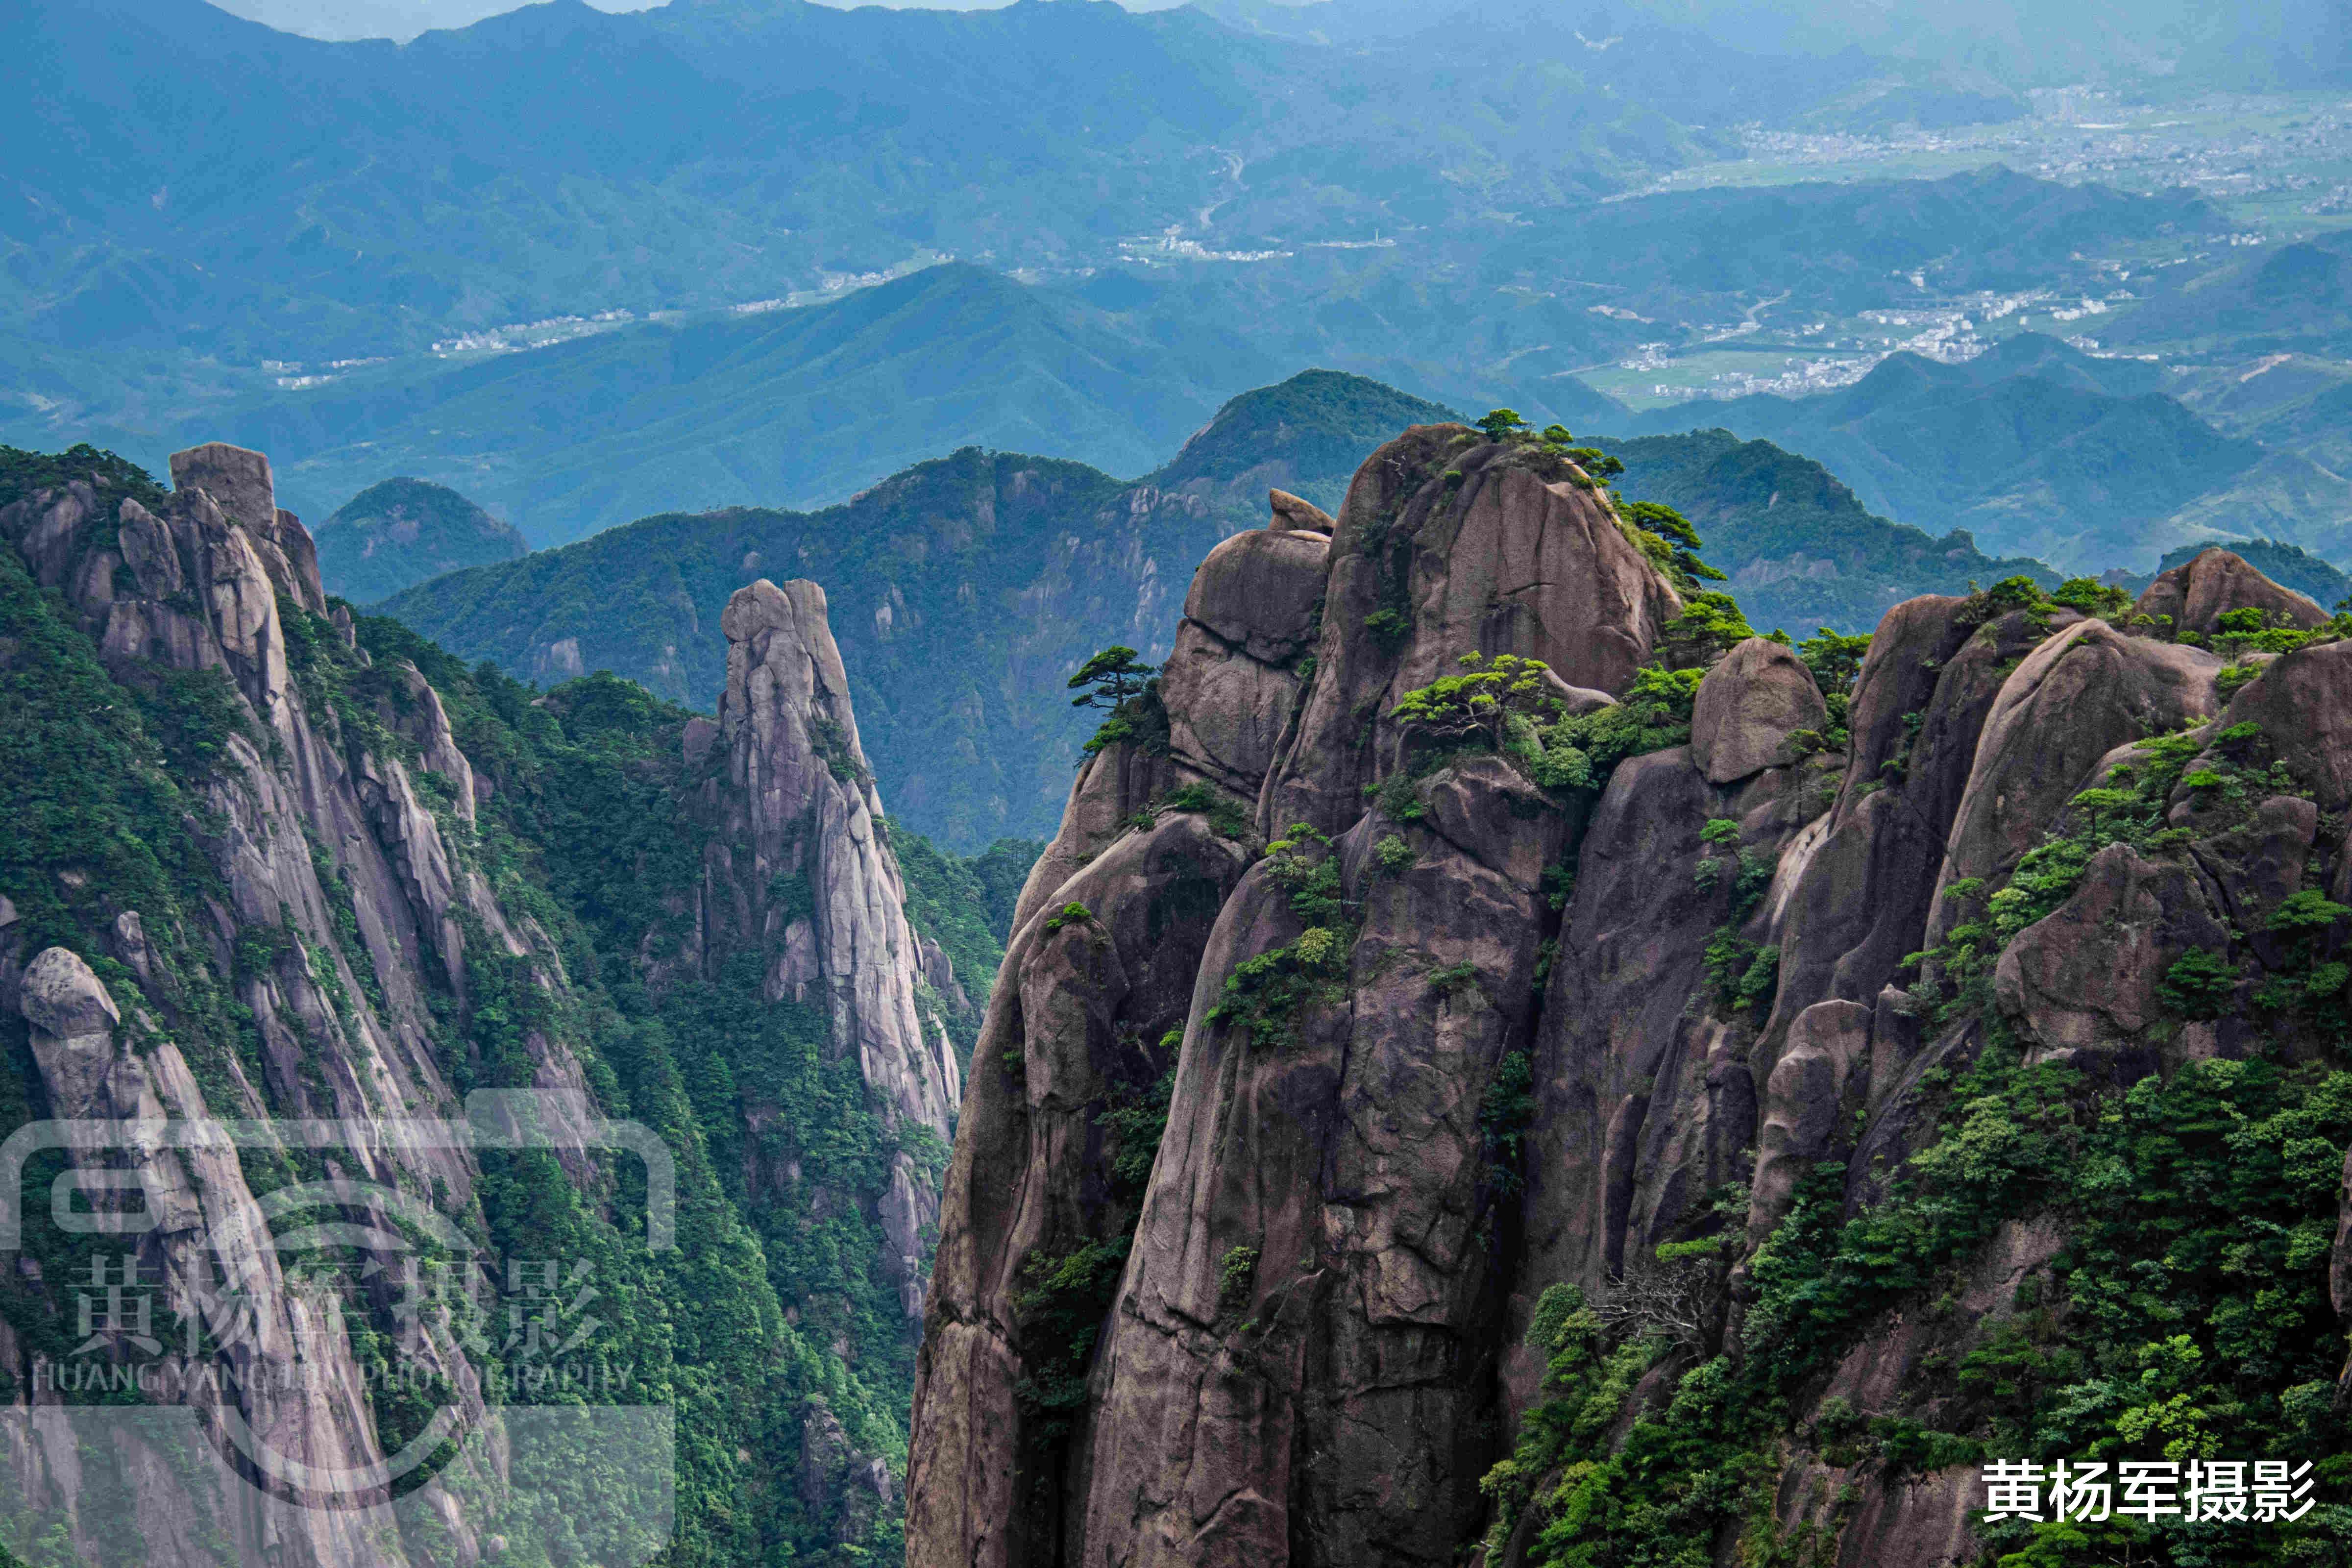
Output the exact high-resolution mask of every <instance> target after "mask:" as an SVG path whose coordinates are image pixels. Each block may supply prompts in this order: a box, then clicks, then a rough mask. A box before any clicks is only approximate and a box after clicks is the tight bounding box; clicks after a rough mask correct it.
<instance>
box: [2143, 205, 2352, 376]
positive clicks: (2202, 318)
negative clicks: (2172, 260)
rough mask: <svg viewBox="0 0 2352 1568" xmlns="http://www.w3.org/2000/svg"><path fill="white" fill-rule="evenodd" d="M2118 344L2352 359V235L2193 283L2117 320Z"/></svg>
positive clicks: (2287, 250) (2324, 238) (2269, 253)
mask: <svg viewBox="0 0 2352 1568" xmlns="http://www.w3.org/2000/svg"><path fill="white" fill-rule="evenodd" d="M2105 337H2106V338H2107V339H2108V340H2109V341H2111V342H2116V343H2128V344H2134V345H2138V344H2149V343H2167V344H2178V345H2182V346H2188V347H2193V348H2199V349H2210V348H2214V347H2218V346H2221V345H2227V346H2228V348H2229V349H2230V351H2231V353H2237V354H2260V353H2337V354H2342V353H2347V352H2352V233H2345V232H2340V231H2339V232H2337V233H2334V234H2323V235H2319V236H2317V237H2314V238H2312V239H2309V240H2305V241H2300V242H2297V243H2295V244H2293V245H2284V246H2281V247H2278V248H2277V249H2275V250H2273V249H2270V248H2267V247H2265V248H2263V249H2262V250H2259V251H2257V252H2256V253H2255V254H2254V255H2252V257H2249V258H2247V259H2245V260H2243V261H2240V262H2237V263H2236V264H2234V265H2232V266H2230V267H2225V268H2221V269H2220V270H2218V271H2214V272H2210V273H2205V274H2203V275H2201V276H2199V277H2195V278H2191V279H2186V280H2185V281H2183V282H2181V283H2179V284H2178V285H2176V286H2174V287H2171V288H2168V289H2162V290H2161V291H2159V292H2158V293H2156V294H2155V295H2153V296H2152V297H2151V298H2149V299H2148V300H2147V301H2146V302H2144V303H2142V304H2141V305H2139V306H2138V307H2137V308H2136V309H2135V310H2132V311H2131V312H2130V313H2129V314H2128V315H2126V316H2124V317H2122V318H2121V319H2119V320H2118V321H2116V324H2115V326H2114V327H2113V328H2111V329H2109V330H2108V331H2107V332H2106V333H2105Z"/></svg>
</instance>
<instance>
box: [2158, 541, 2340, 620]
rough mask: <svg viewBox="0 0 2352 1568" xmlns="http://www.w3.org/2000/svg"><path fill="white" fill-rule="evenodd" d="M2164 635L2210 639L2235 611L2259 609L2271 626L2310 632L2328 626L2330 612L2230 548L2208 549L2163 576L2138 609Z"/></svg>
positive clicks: (2161, 575)
mask: <svg viewBox="0 0 2352 1568" xmlns="http://www.w3.org/2000/svg"><path fill="white" fill-rule="evenodd" d="M2134 608H2135V610H2136V612H2137V615H2140V616H2147V617H2148V618H2149V620H2150V621H2151V622H2152V623H2154V625H2155V626H2156V627H2157V628H2158V630H2159V631H2160V632H2161V633H2162V634H2163V635H2166V636H2169V637H2178V636H2179V635H2180V634H2181V633H2182V632H2194V633H2196V634H2197V635H2198V636H2200V637H2211V636H2212V635H2213V634H2214V633H2215V632H2216V631H2218V630H2220V629H2221V617H2222V616H2225V615H2227V614H2228V613H2229V612H2231V610H2247V609H2252V610H2260V611H2262V612H2263V616H2264V618H2265V619H2266V620H2267V621H2269V622H2271V623H2272V624H2274V625H2277V626H2293V627H2295V628H2297V629H2300V630H2304V631H2308V630H2310V629H2311V628H2312V627H2314V626H2326V624H2327V612H2326V610H2323V609H2321V608H2320V607H2319V605H2317V604H2316V603H2315V602H2314V601H2312V600H2311V599H2308V598H2305V596H2304V595H2301V594H2298V593H2296V592H2295V591H2294V589H2292V588H2282V587H2281V586H2279V585H2278V584H2276V583H2273V582H2272V581H2271V580H2270V579H2269V578H2267V577H2265V576H2263V574H2261V573H2260V572H2258V571H2256V570H2255V569H2254V568H2253V567H2252V566H2251V565H2249V564H2248V563H2246V561H2245V559H2244V558H2243V557H2242V556H2239V555H2233V554H2231V552H2229V551H2226V550H2206V551H2201V552H2199V553H2198V554H2197V555H2196V556H2194V557H2192V558H2191V559H2189V560H2187V561H2184V562H2182V563H2180V564H2179V565H2178V566H2175V567H2174V568H2173V569H2172V570H2171V571H2169V572H2166V573H2163V574H2160V575H2159V576H2158V578H2157V580H2156V581H2155V582H2153V583H2151V584H2148V585H2147V592H2146V593H2144V594H2142V595H2140V596H2139V603H2138V604H2137V605H2136V606H2134Z"/></svg>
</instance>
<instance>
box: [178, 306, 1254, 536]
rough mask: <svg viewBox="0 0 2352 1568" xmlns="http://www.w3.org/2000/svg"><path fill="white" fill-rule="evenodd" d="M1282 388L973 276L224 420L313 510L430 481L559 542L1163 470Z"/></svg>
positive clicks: (571, 349)
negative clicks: (278, 467)
mask: <svg viewBox="0 0 2352 1568" xmlns="http://www.w3.org/2000/svg"><path fill="white" fill-rule="evenodd" d="M1274 373H1275V367H1274V365H1273V364H1272V363H1271V362H1270V361H1269V360H1268V358H1267V357H1266V356H1265V355H1264V354H1262V353H1257V352H1255V351H1254V350H1253V349H1252V348H1251V347H1250V345H1248V344H1247V343H1244V342H1235V341H1234V340H1232V339H1231V338H1229V337H1226V336H1223V335H1220V334H1216V333H1213V332H1209V331H1200V332H1197V333H1195V334H1193V335H1192V337H1191V338H1190V339H1189V340H1186V339H1182V338H1179V339H1176V340H1175V341H1171V342H1155V341H1152V340H1150V339H1149V338H1147V337H1145V336H1143V335H1142V334H1139V333H1138V332H1135V331H1132V330H1130V329H1129V328H1127V327H1126V326H1124V325H1122V324H1121V323H1119V322H1118V321H1115V320H1113V319H1112V318H1110V317H1108V316H1107V315H1105V314H1104V313H1103V312H1101V311H1099V310H1096V309H1094V308H1092V307H1090V306H1088V305H1087V304H1086V303H1085V302H1084V301H1082V300H1075V299H1072V298H1070V297H1069V296H1067V295H1048V294H1045V293H1044V292H1042V291H1040V290H1036V289H1028V288H1024V286H1023V285H1021V284H1019V283H1017V282H1014V281H1013V280H1012V279H1008V278H1005V277H1003V276H1002V275H1001V274H998V273H994V272H991V271H988V270H986V269H984V268H978V267H973V266H970V265H966V264H962V263H952V264H949V265H945V266H941V267H936V268H929V269H927V270H925V271H923V272H919V273H917V274H915V275H913V276H911V277H908V278H902V279H897V280H895V281H893V282H889V283H885V284H882V285H880V286H879V287H877V288H872V289H864V290H861V291H859V292H857V293H855V294H852V295H850V296H849V297H848V298H846V299H845V300H839V301H837V302H835V303H834V304H831V305H826V306H823V307H819V308H814V309H808V310H775V311H770V312H756V313H751V314H748V315H732V316H722V317H719V318H717V319H713V320H704V321H696V322H692V323H684V324H670V323H665V322H652V323H646V324H642V325H637V326H634V327H631V328H628V329H626V330H624V331H614V332H608V333H604V334H600V335H596V336H591V337H585V338H582V339H579V340H576V341H574V342H567V343H561V344H557V345H556V346H554V347H551V348H545V349H540V350H537V351H534V352H531V353H513V354H502V355H499V356H496V357H493V358H490V359H487V360H483V361H479V362H478V363H472V364H467V365H465V366H463V367H461V368H457V369H452V370H449V371H446V372H445V373H443V374H440V375H437V376H435V377H433V378H431V379H429V380H425V381H423V382H421V383H416V384H377V385H368V384H360V385H356V386H354V387H353V388H352V390H350V391H343V390H341V389H340V388H337V387H325V388H320V389H319V390H318V391H316V392H314V393H312V394H310V395H308V396H306V397H301V398H284V397H280V398H272V399H269V400H267V401H264V402H259V403H256V404H251V405H247V406H246V407H245V408H243V409H241V410H239V411H237V412H236V413H235V414H233V415H231V416H229V417H228V418H226V420H224V421H223V422H222V423H223V425H224V426H225V427H226V428H227V429H229V430H230V431H232V432H233V433H234V434H235V435H236V437H237V438H238V439H240V440H244V441H247V442H250V443H251V444H253V445H255V446H257V447H268V448H269V449H271V450H273V451H277V452H280V453H283V454H285V458H284V466H283V469H282V471H283V472H284V473H285V475H286V478H285V479H284V480H283V481H282V483H283V484H284V485H285V487H286V489H287V490H288V493H289V494H291V495H295V496H297V497H299V498H302V499H304V500H309V499H310V498H312V497H316V496H335V495H339V494H347V493H349V492H350V491H351V490H352V489H355V488H356V487H357V486H358V485H360V484H363V483H365V482H367V481H368V480H369V479H373V478H374V477H376V476H378V475H381V474H382V473H383V471H384V470H385V469H386V468H396V469H401V470H404V471H407V472H412V473H420V474H426V475H429V476H432V477H434V478H436V479H441V480H444V481H446V482H448V483H451V484H454V485H457V487H459V488H460V489H464V490H465V491H466V492H467V494H469V495H473V496H476V497H478V498H479V499H481V500H484V501H485V502H486V503H488V505H490V506H492V507H494V508H496V509H497V510H499V511H501V512H502V513H504V514H505V515H507V516H508V517H510V518H512V519H513V520H514V521H515V522H516V523H517V524H518V526H520V528H521V529H522V531H523V532H524V533H525V534H526V535H527V536H528V537H530V539H532V540H533V541H534V542H538V543H541V544H549V543H558V542H562V541H565V540H569V539H576V538H579V537H581V536H583V535H584V534H589V533H593V532H595V531H597V530H599V529H602V528H605V527H609V526H611V525H612V524H614V523H617V522H624V521H628V520H629V519H631V518H635V517H643V516H645V515H646V514H648V513H650V512H656V511H666V510H707V509H709V508H711V507H719V506H729V505H744V504H750V503H755V502H756V503H761V504H766V505H786V506H808V505H822V504H824V503H826V502H830V501H835V500H841V499H843V498H844V497H846V496H848V495H851V494H853V493H855V492H856V491H857V490H860V489H865V488H866V487H867V486H868V485H871V484H873V483H874V482H875V481H876V480H877V479H880V478H881V477H883V476H884V475H886V474H888V473H890V472H892V471H894V470H896V469H898V468H905V467H906V466H908V464H910V463H913V462H916V461H918V460H919V459H921V458H927V457H930V456H933V455H935V454H937V453H940V452H942V451H950V450H952V449H954V448H955V447H961V446H970V445H979V446H986V447H1003V448H1008V449H1012V450H1019V451H1037V452H1050V453H1053V454H1055V456H1059V457H1069V458H1078V459H1081V460H1084V461H1086V462H1088V463H1091V464H1093V465H1095V466H1097V467H1099V468H1105V469H1108V470H1110V471H1113V472H1119V473H1141V472H1144V471H1145V470H1147V469H1149V468H1151V467H1152V466H1153V465H1154V464H1155V463H1156V462H1157V461H1158V460H1159V458H1160V455H1161V454H1163V453H1165V452H1166V451H1167V450H1168V449H1169V448H1170V447H1172V446H1174V445H1176V444H1178V443H1180V442H1181V441H1182V440H1183V438H1184V437H1185V436H1186V434H1187V433H1189V432H1191V431H1192V430H1195V429H1197V428H1199V427H1200V426H1201V425H1202V422H1203V421H1205V420H1206V419H1207V418H1208V417H1209V416H1210V415H1211V414H1213V412H1214V411H1215V410H1216V407H1217V405H1218V404H1219V403H1220V401H1222V399H1223V397H1224V396H1227V395H1231V394H1232V393H1233V392H1234V391H1235V390H1238V386H1237V385H1236V384H1241V385H1246V384H1249V383H1251V382H1255V381H1263V380H1265V379H1267V378H1268V377H1270V376H1271V375H1272V374H1274ZM1221 382H1222V383H1223V384H1220V383H1221ZM298 510H299V509H298Z"/></svg>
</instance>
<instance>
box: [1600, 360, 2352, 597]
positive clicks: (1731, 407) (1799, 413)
mask: <svg viewBox="0 0 2352 1568" xmlns="http://www.w3.org/2000/svg"><path fill="white" fill-rule="evenodd" d="M2148 375H2149V367H2147V366H2145V365H2141V364H2138V363H2126V362H2117V361H2102V360H2094V359H2092V358H2090V357H2089V356H2088V355H2085V354H2083V353H2079V352H2078V351H2076V350H2074V349H2072V348H2070V347H2068V346H2067V345H2065V344H2063V343H2060V342H2056V341H2055V340H2054V339H2050V338H2046V337H2042V336H2041V335H2039V334H2034V333H2025V334H2021V335H2020V336H2018V337H2015V338H2011V339H2010V340H2008V341H2006V342H2003V343H2002V344H2001V345H2000V346H1999V347H1997V348H1995V349H1993V350H1992V351H1990V352H1989V353H1985V354H1983V355H1981V356H1979V358H1977V359H1975V360H1973V361H1970V362H1969V363H1963V364H1943V363H1937V362H1935V361H1932V360H1927V359H1924V358H1921V357H1920V356H1918V355H1916V354H1908V353H1904V354H1896V355H1895V356H1894V357H1892V358H1890V359H1888V360H1886V361H1885V362H1884V363H1881V364H1880V365H1879V366H1878V367H1877V368H1876V369H1874V370H1873V371H1872V372H1871V373H1870V374H1868V375H1867V376H1865V377H1864V378H1863V379H1862V380H1861V381H1859V382H1857V383H1855V384H1853V385H1852V386H1849V387H1845V388H1842V389H1840V390H1838V391H1836V392H1831V393H1825V394H1822V395H1816V396H1811V397H1803V398H1781V397H1772V396H1754V397H1743V398H1738V399H1733V400H1729V401H1726V402H1722V403H1715V404H1709V405H1706V411H1705V413H1704V415H1703V416H1700V417H1703V418H1704V419H1705V420H1706V422H1707V423H1708V424H1710V425H1720V426H1724V427H1726V428H1727V429H1730V430H1733V431H1735V432H1737V433H1738V434H1739V435H1741V436H1743V437H1751V438H1753V437H1761V438H1764V439H1766V440H1770V441H1773V442H1776V443H1778V444H1780V446H1783V447H1789V448H1790V449H1792V450H1797V451H1801V452H1803V453H1805V454H1806V455H1807V456H1808V457H1811V458H1817V459H1819V460H1820V461H1821V462H1822V463H1823V464H1825V465H1827V466H1828V467H1829V468H1831V469H1832V470H1833V471H1834V472H1835V473H1837V474H1838V475H1839V476H1840V477H1841V478H1842V479H1844V480H1845V481H1846V482H1847V483H1848V484H1850V485H1852V486H1853V489H1854V491H1855V493H1856V495H1858V496H1859V497H1860V498H1861V500H1862V501H1863V503H1864V505H1865V506H1867V507H1869V508H1870V509H1871V510H1874V511H1878V512H1881V513H1883V514H1884V515H1885V516H1887V517H1890V518H1893V519H1895V521H1901V522H1906V523H1909V524H1912V525H1913V526H1915V527H1918V528H1922V529H1928V530H1944V531H1949V530H1952V529H1965V530H1968V531H1969V532H1971V533H1972V534H1973V535H1974V536H1975V537H1976V538H1977V539H1979V540H1981V541H1983V542H1984V543H1985V545H1986V546H1987V547H1988V548H1989V549H1990V550H1993V551H1996V552H2004V553H2015V554H2030V555H2034V556H2038V557H2040V558H2041V559H2042V560H2044V561H2047V562H2049V563H2051V564H2052V565H2053V566H2056V567H2059V568H2062V569H2063V570H2067V571H2091V572H2096V571H2101V570H2105V569H2106V568H2108V567H2111V566H2116V565H2123V566H2126V567H2128V568H2131V569H2134V570H2143V569H2145V568H2146V567H2147V565H2148V564H2150V563H2153V562H2154V561H2155V559H2156V558H2157V557H2158V555H2160V554H2162V553H2163V552H2165V551H2167V550H2168V549H2171V548H2172V547H2174V546H2175V545H2177V544H2180V543H2186V542H2192V541H2195V540H2199V539H2204V538H2210V537H2213V536H2214V535H2215V533H2216V532H2217V531H2219V532H2221V534H2222V535H2223V536H2224V537H2227V536H2238V537H2254V536H2258V535H2267V536H2271V537H2280V536H2284V537H2288V538H2291V539H2295V540H2298V541H2300V542H2305V543H2307V544H2312V545H2314V546H2315V547H2320V548H2329V549H2333V548H2336V541H2337V540H2338V538H2339V537H2340V535H2341V534H2342V532H2343V531H2344V526H2345V524H2346V522H2347V521H2352V487H2347V485H2346V484H2345V483H2344V481H2343V480H2341V479H2337V478H2336V476H2334V475H2333V474H2331V473H2328V472H2327V471H2326V470H2324V469H2321V468H2317V467H2316V466H2315V465H2314V464H2312V463H2310V462H2309V461H2307V460H2305V459H2303V458H2295V457H2293V456H2291V455H2289V454H2284V453H2277V452H2271V451H2268V450H2266V449H2265V448H2264V447H2262V446H2261V445H2259V444H2258V443H2256V442H2253V441H2249V440H2245V439H2243V438H2241V437H2231V436H2225V435H2223V434H2222V433H2221V431H2218V430H2216V429H2214V428H2213V426H2210V425H2209V424H2207V423H2206V422H2205V421H2204V420H2202V419H2200V418H2199V417H2198V416H2196V415H2195V414H2193V413H2191V412H2190V411H2189V409H2188V408H2187V407H2185V406H2183V405H2181V404H2180V403H2179V401H2178V400H2177V399H2175V398H2172V397H2169V396H2167V395H2163V394H2161V393H2158V392H2154V391H2148V390H2143V388H2145V387H2146V386H2147V384H2148ZM1695 422H1696V421H1695V419H1694V415H1693V412H1692V411H1691V410H1689V409H1686V408H1670V409H1663V410H1659V411H1656V412H1654V413H1651V414H1647V415H1644V416H1642V417H1641V418H1640V419H1638V420H1636V421H1635V422H1634V423H1633V428H1634V429H1635V430H1637V431H1643V432H1663V431H1667V430H1672V429H1676V428H1685V427H1688V426H1690V425H1692V424H1693V423H1695Z"/></svg>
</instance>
